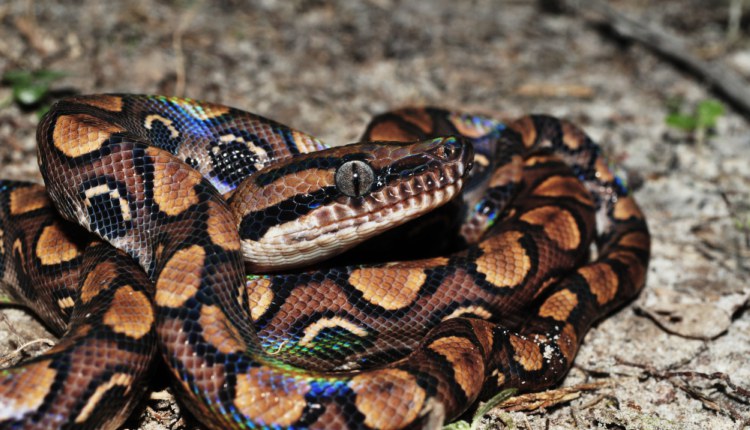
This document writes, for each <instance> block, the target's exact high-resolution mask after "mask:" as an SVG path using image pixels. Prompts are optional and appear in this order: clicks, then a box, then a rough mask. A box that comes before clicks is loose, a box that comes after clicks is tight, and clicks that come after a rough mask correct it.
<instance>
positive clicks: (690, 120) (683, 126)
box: [665, 113, 698, 131]
mask: <svg viewBox="0 0 750 430" xmlns="http://www.w3.org/2000/svg"><path fill="white" fill-rule="evenodd" d="M665 122H666V123H667V125H668V126H670V127H673V128H678V129H680V130H684V131H693V130H695V129H696V128H697V127H698V120H697V119H696V118H695V117H694V116H692V115H686V114H681V113H675V114H671V115H667V118H666V119H665Z"/></svg>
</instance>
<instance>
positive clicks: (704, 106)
mask: <svg viewBox="0 0 750 430" xmlns="http://www.w3.org/2000/svg"><path fill="white" fill-rule="evenodd" d="M722 115H724V106H723V105H722V104H721V103H719V102H718V101H716V100H703V101H702V102H700V103H698V108H697V117H698V126H699V127H705V128H710V127H714V126H716V120H717V119H718V118H719V117H720V116H722Z"/></svg>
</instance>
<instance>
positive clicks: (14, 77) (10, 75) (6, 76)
mask: <svg viewBox="0 0 750 430" xmlns="http://www.w3.org/2000/svg"><path fill="white" fill-rule="evenodd" d="M32 80H33V78H32V76H31V72H29V71H27V70H10V71H7V72H5V73H3V82H7V83H8V84H10V85H13V86H15V85H28V84H30V83H31V81H32Z"/></svg>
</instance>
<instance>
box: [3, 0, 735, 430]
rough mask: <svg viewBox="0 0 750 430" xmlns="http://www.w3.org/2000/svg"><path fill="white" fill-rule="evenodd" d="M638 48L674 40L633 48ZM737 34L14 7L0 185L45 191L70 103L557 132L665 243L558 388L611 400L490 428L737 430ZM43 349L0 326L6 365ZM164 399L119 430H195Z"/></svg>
mask: <svg viewBox="0 0 750 430" xmlns="http://www.w3.org/2000/svg"><path fill="white" fill-rule="evenodd" d="M743 3H748V4H743ZM607 5H608V6H607ZM644 26H645V27H644ZM628 28H629V29H630V34H628V31H627V29H628ZM650 31H655V32H656V34H657V35H659V36H663V37H666V38H667V39H666V40H667V41H668V42H670V43H667V45H666V46H662V47H661V48H659V46H658V43H657V44H656V45H655V46H647V45H646V44H644V43H642V42H641V41H639V40H638V39H639V37H640V38H643V36H644V35H646V36H648V35H651V33H650ZM749 32H750V2H745V1H743V0H717V1H711V2H706V1H702V0H660V1H658V2H651V1H645V0H617V1H609V2H606V3H605V2H599V1H583V0H580V1H572V0H570V1H562V0H539V1H521V0H472V1H461V2H457V1H452V0H432V1H405V0H367V1H344V0H342V1H338V2H333V1H324V0H310V1H302V0H295V1H274V0H258V1H238V0H235V1H232V0H225V1H209V0H205V1H187V0H184V1H180V0H178V1H147V0H136V1H127V2H103V1H99V0H88V1H87V0H81V1H42V0H10V1H7V0H6V1H5V2H3V3H1V4H0V74H2V76H3V80H2V84H1V85H0V176H2V177H3V178H9V179H28V180H37V181H38V180H40V175H39V173H38V171H37V166H36V158H35V153H36V150H35V142H34V133H35V127H36V123H37V121H38V118H39V115H41V114H42V113H43V112H44V111H45V109H46V108H47V107H48V106H49V105H50V104H51V103H52V102H53V101H54V100H55V99H56V98H58V97H60V96H63V95H67V94H74V93H101V92H129V93H158V94H167V95H180V96H187V97H192V98H197V99H204V100H209V101H213V102H218V103H224V104H228V105H232V106H235V107H238V108H241V109H245V110H249V111H252V112H255V113H258V114H261V115H264V116H267V117H271V118H274V119H276V120H278V121H280V122H283V123H285V124H288V125H290V126H293V127H295V128H298V129H300V130H302V131H305V132H307V133H310V134H313V135H315V136H317V137H319V138H321V139H323V140H324V141H326V142H328V143H330V144H334V145H338V144H344V143H348V142H351V141H355V140H356V139H357V138H358V136H359V135H360V134H361V133H362V131H363V130H364V127H365V125H366V123H367V121H368V119H369V118H370V117H371V116H372V115H373V114H376V113H379V112H382V111H385V110H387V109H391V108H395V107H401V106H404V105H410V104H431V105H439V106H444V107H450V108H455V109H461V110H469V111H475V112H481V113H485V114H490V115H494V116H497V117H498V118H510V117H515V116H519V115H523V114H525V113H550V114H554V115H557V116H561V117H565V118H567V119H570V120H572V121H574V122H576V123H578V124H579V125H581V126H583V127H584V128H585V129H586V130H587V131H588V132H589V133H590V134H591V135H592V136H593V137H594V138H595V140H598V141H599V142H601V143H602V145H603V146H604V148H605V149H606V150H607V151H608V153H609V154H610V155H611V157H612V159H613V160H615V161H617V162H618V163H620V164H621V165H622V166H623V169H624V170H623V171H624V172H626V173H628V178H629V180H630V183H631V185H633V186H634V188H637V189H638V190H637V191H636V193H637V194H636V197H637V199H638V201H639V202H640V203H641V205H642V206H643V208H644V210H645V212H646V215H647V217H648V219H649V222H650V225H651V228H652V230H653V232H654V241H655V243H654V250H653V252H654V257H653V260H652V264H651V269H650V273H649V283H648V288H647V290H646V291H645V292H644V294H642V295H641V297H640V298H639V299H638V300H637V301H636V302H635V303H634V304H633V305H631V306H629V307H627V308H625V309H623V310H622V311H621V312H619V313H617V314H616V315H615V316H613V317H611V318H609V319H607V320H605V321H604V322H603V323H601V324H600V325H599V326H597V327H596V328H595V329H594V330H592V332H591V333H590V334H589V336H588V337H587V338H586V340H585V345H584V348H583V349H582V351H581V353H580V354H579V357H578V359H577V361H576V366H575V367H574V369H573V370H572V371H571V373H570V375H569V377H568V378H567V379H566V381H565V385H566V386H573V387H581V385H580V384H584V383H591V382H595V383H596V384H600V385H601V386H597V387H595V388H592V389H583V388H581V389H578V390H577V391H575V390H574V391H575V393H576V394H575V395H573V396H572V397H575V398H576V399H575V400H568V401H565V402H562V403H561V404H558V405H556V406H551V407H548V408H546V409H541V410H540V409H539V407H538V406H537V407H530V408H527V409H528V410H526V411H522V412H510V411H507V410H502V409H498V410H496V411H495V412H493V414H494V415H493V416H494V418H492V420H491V421H490V424H488V427H489V428H505V427H506V426H511V425H516V426H519V427H521V428H533V429H541V428H590V427H595V426H604V427H608V428H609V427H613V428H676V429H677V428H679V429H684V428H742V426H743V425H747V423H748V420H750V406H748V403H750V400H749V399H748V398H747V391H745V394H744V395H743V394H742V390H739V391H738V390H737V387H740V388H741V387H744V388H745V389H748V388H750V369H749V368H748V366H747V357H748V356H750V334H748V333H750V316H748V312H747V303H748V297H750V287H748V285H749V284H750V283H749V282H748V278H749V277H748V273H749V271H750V171H749V168H748V164H749V163H750V128H749V127H748V122H747V118H750V114H748V112H749V111H750V110H749V109H748V108H747V106H743V103H742V102H743V100H744V101H745V102H750V98H747V99H745V98H744V97H743V96H742V95H743V91H747V88H748V86H747V85H746V79H748V78H749V77H750V38H749V37H748V33H749ZM657 39H658V38H657ZM680 56H682V57H683V58H681V59H680V58H676V57H680ZM686 58H687V60H686ZM691 61H693V63H691ZM696 64H697V65H698V66H697V67H696ZM701 65H703V66H707V68H706V69H705V70H703V69H702V68H701ZM706 71H708V73H707V72H706ZM717 71H718V72H717ZM711 73H713V74H711ZM717 76H718V78H717ZM738 83H739V84H740V85H739V86H737V84H738ZM722 85H725V86H728V88H725V89H722V88H721V86H722ZM732 95H734V96H735V97H734V99H733V98H732ZM48 336H49V335H48V334H45V332H44V330H43V329H42V328H41V327H40V326H39V324H38V323H36V322H35V321H34V320H33V318H32V317H30V316H28V315H27V314H25V313H24V312H23V311H21V310H17V309H2V310H0V354H3V353H7V352H14V354H11V355H12V357H10V359H9V360H11V359H17V358H19V357H18V355H19V352H18V351H17V349H18V346H19V345H22V344H24V343H25V342H27V341H29V340H30V339H40V338H46V337H48ZM2 339H5V340H2ZM34 353H35V350H34V349H33V348H31V349H30V350H23V351H21V355H22V356H24V355H33V354H34ZM6 358H8V357H6ZM717 372H718V373H717ZM717 375H719V376H717ZM720 376H721V377H720ZM724 377H726V378H724ZM727 381H729V382H727ZM160 388H163V387H157V390H158V389H160ZM159 399H166V400H159ZM170 399H171V397H170V395H169V394H168V392H161V393H159V394H157V395H156V396H155V398H154V399H152V400H150V401H148V402H146V403H145V406H144V408H143V409H142V411H141V412H140V414H139V415H138V416H137V417H134V418H133V420H132V422H131V423H130V424H129V425H130V427H128V428H154V429H162V428H170V429H178V428H197V427H196V425H195V423H194V422H192V421H190V420H189V419H185V418H184V415H183V414H182V413H181V412H180V410H179V405H178V404H176V403H174V402H173V401H172V400H170ZM509 423H511V424H509ZM743 423H744V424H743Z"/></svg>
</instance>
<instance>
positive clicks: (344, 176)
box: [335, 160, 375, 197]
mask: <svg viewBox="0 0 750 430" xmlns="http://www.w3.org/2000/svg"><path fill="white" fill-rule="evenodd" d="M335 179H336V188H338V190H339V191H341V193H342V194H344V195H347V196H349V197H361V196H363V195H365V194H367V193H368V192H370V188H371V187H372V183H373V182H375V172H373V171H372V167H370V165H369V164H367V163H365V162H364V161H359V160H352V161H347V162H346V163H344V164H342V165H341V166H339V168H338V170H336V177H335Z"/></svg>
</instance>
